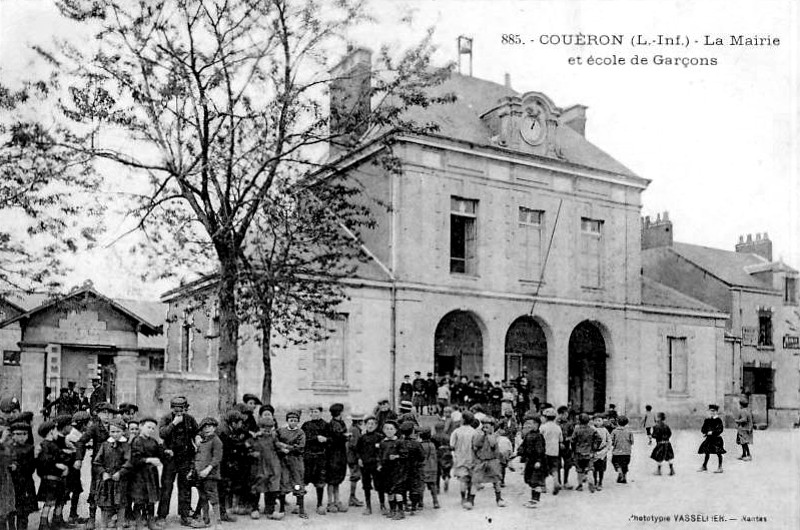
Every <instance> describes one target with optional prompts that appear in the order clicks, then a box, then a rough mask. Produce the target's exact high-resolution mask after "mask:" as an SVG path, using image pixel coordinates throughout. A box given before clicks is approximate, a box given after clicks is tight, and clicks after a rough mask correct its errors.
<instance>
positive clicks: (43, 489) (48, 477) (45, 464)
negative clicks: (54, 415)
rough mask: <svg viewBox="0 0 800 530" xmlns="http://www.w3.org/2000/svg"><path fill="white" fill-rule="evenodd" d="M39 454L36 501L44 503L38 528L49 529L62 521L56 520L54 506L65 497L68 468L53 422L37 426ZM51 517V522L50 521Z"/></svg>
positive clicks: (37, 458)
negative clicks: (38, 480) (40, 438)
mask: <svg viewBox="0 0 800 530" xmlns="http://www.w3.org/2000/svg"><path fill="white" fill-rule="evenodd" d="M38 433H39V436H40V437H42V441H41V443H40V444H39V454H38V456H37V457H36V474H37V475H39V479H40V482H39V491H38V492H37V494H36V497H37V500H38V501H39V502H42V503H44V506H43V507H42V514H41V519H40V523H39V527H40V528H42V527H43V528H50V527H51V524H52V525H53V526H56V525H60V524H61V523H62V522H63V521H59V520H57V519H56V517H55V514H54V511H55V508H56V504H58V503H61V507H63V502H64V501H63V499H64V497H65V496H66V477H67V473H69V466H68V465H67V463H66V459H65V455H64V453H63V452H62V451H61V448H60V447H59V446H58V444H57V443H56V439H57V438H58V427H57V425H56V423H55V422H52V421H46V422H44V423H42V424H41V425H40V426H39V430H38ZM51 516H52V520H51Z"/></svg>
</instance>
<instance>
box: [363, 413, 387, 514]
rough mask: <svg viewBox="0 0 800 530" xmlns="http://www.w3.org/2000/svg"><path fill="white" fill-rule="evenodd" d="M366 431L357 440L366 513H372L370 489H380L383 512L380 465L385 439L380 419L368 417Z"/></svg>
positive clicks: (383, 499) (384, 508)
mask: <svg viewBox="0 0 800 530" xmlns="http://www.w3.org/2000/svg"><path fill="white" fill-rule="evenodd" d="M365 423H366V425H365V432H364V434H362V435H361V436H360V437H359V438H358V441H357V442H356V454H357V455H358V463H359V466H360V467H361V485H362V486H363V488H364V502H365V504H366V508H364V515H372V497H371V496H370V491H371V490H372V489H373V487H374V489H375V490H377V491H378V501H379V502H380V510H381V514H384V513H387V512H386V504H385V498H384V489H383V487H382V485H381V483H380V480H379V477H380V474H379V473H378V466H379V462H380V445H381V441H382V440H383V433H382V432H379V431H378V430H377V427H378V420H377V419H375V418H374V417H373V416H370V417H368V418H367V419H366V422H365Z"/></svg>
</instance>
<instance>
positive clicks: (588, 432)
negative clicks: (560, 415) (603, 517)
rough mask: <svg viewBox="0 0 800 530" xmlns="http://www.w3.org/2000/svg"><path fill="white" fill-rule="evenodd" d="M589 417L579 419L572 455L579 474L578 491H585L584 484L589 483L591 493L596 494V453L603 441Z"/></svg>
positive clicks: (584, 414)
mask: <svg viewBox="0 0 800 530" xmlns="http://www.w3.org/2000/svg"><path fill="white" fill-rule="evenodd" d="M590 421H591V420H590V418H589V415H588V414H586V413H583V414H581V415H580V416H579V417H578V425H577V426H576V427H575V431H574V432H573V434H572V455H573V461H574V462H575V472H576V473H577V474H578V487H577V488H575V489H576V490H577V491H581V490H582V489H583V484H584V483H586V482H588V484H589V492H590V493H594V490H595V488H594V486H595V484H594V474H592V475H590V474H589V472H590V471H593V470H594V452H595V451H596V450H597V449H598V448H599V447H600V444H601V443H602V441H603V439H602V438H601V437H600V435H599V434H598V433H597V431H596V430H595V428H594V427H593V426H592V425H590V424H589V422H590Z"/></svg>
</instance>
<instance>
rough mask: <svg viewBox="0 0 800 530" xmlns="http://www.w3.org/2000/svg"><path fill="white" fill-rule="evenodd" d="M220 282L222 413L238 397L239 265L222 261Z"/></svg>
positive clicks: (220, 405)
mask: <svg viewBox="0 0 800 530" xmlns="http://www.w3.org/2000/svg"><path fill="white" fill-rule="evenodd" d="M220 264H221V267H220V271H219V274H220V282H219V294H218V301H219V357H218V358H217V374H218V377H219V397H218V401H217V403H218V406H219V410H220V412H222V411H226V410H228V409H230V408H231V407H232V406H233V404H234V403H236V399H237V395H238V393H239V389H238V381H237V378H236V364H237V363H238V361H239V349H238V347H239V344H238V340H239V320H238V318H237V317H236V279H237V270H236V264H235V263H234V262H231V261H230V260H224V259H223V260H220Z"/></svg>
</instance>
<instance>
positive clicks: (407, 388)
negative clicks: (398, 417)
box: [400, 375, 414, 401]
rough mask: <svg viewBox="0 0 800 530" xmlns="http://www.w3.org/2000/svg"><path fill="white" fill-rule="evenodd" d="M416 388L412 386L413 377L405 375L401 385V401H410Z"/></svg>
mask: <svg viewBox="0 0 800 530" xmlns="http://www.w3.org/2000/svg"><path fill="white" fill-rule="evenodd" d="M413 392H414V386H413V385H412V384H411V376H410V375H404V376H403V382H402V383H400V401H410V400H411V394H412V393H413Z"/></svg>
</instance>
